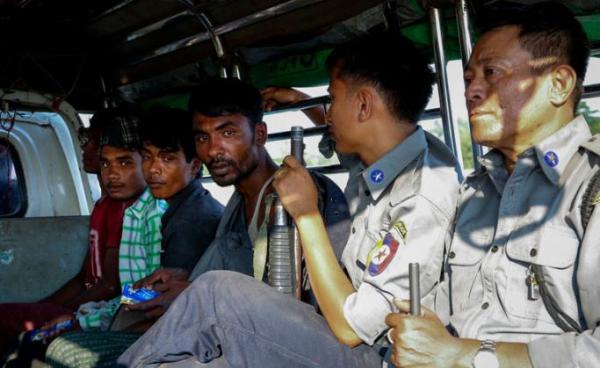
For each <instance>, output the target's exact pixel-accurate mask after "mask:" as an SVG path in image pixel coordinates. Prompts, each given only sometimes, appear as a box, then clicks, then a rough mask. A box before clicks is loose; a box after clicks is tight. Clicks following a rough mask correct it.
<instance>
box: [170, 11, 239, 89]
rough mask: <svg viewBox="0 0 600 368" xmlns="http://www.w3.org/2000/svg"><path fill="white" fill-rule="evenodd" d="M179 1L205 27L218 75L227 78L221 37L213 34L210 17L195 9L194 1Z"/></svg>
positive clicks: (227, 73)
mask: <svg viewBox="0 0 600 368" xmlns="http://www.w3.org/2000/svg"><path fill="white" fill-rule="evenodd" d="M179 2H180V3H182V4H184V5H185V6H187V8H188V10H189V11H190V12H191V13H192V14H193V16H194V17H195V18H196V19H198V21H200V23H201V24H202V25H203V26H204V29H206V32H207V33H208V37H209V38H210V41H211V43H212V45H213V48H214V49H215V54H216V55H217V60H218V61H219V64H220V65H219V76H220V77H221V78H227V77H228V75H229V72H228V71H227V66H226V65H225V64H226V62H225V61H226V60H225V59H226V53H225V47H223V43H222V42H221V38H220V37H219V36H218V35H217V34H215V29H214V27H213V25H212V22H211V21H210V19H208V16H207V15H206V14H205V13H203V12H200V11H197V10H196V8H195V7H194V3H193V2H191V0H179Z"/></svg>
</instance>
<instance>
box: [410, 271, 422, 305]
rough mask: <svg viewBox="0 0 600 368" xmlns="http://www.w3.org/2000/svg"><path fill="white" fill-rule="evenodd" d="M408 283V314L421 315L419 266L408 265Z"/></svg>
mask: <svg viewBox="0 0 600 368" xmlns="http://www.w3.org/2000/svg"><path fill="white" fill-rule="evenodd" d="M408 282H409V286H410V314H412V315H413V316H420V315H421V283H420V282H419V264H418V263H409V264H408Z"/></svg>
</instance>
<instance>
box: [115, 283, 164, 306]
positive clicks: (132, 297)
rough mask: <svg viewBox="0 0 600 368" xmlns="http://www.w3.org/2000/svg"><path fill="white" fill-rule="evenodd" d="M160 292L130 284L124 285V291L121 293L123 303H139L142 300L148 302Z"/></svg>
mask: <svg viewBox="0 0 600 368" xmlns="http://www.w3.org/2000/svg"><path fill="white" fill-rule="evenodd" d="M158 295H160V293H159V292H158V291H154V290H152V289H146V288H140V289H134V288H132V287H131V285H130V284H125V286H123V293H122V294H121V304H137V303H141V302H147V301H148V300H152V299H154V298H156V297H157V296H158Z"/></svg>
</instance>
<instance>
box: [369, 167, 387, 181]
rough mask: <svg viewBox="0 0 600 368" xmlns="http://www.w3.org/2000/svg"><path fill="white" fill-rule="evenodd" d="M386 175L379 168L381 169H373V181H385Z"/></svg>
mask: <svg viewBox="0 0 600 368" xmlns="http://www.w3.org/2000/svg"><path fill="white" fill-rule="evenodd" d="M384 177H385V175H384V174H383V171H381V170H379V169H375V170H372V171H371V181H372V182H373V183H381V182H382V181H383V178H384Z"/></svg>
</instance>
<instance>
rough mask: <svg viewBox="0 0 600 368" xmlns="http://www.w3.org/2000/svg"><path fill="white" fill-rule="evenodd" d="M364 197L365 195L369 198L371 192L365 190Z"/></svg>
mask: <svg viewBox="0 0 600 368" xmlns="http://www.w3.org/2000/svg"><path fill="white" fill-rule="evenodd" d="M365 195H366V196H367V197H369V196H370V195H371V191H370V190H368V189H367V190H365Z"/></svg>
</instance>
